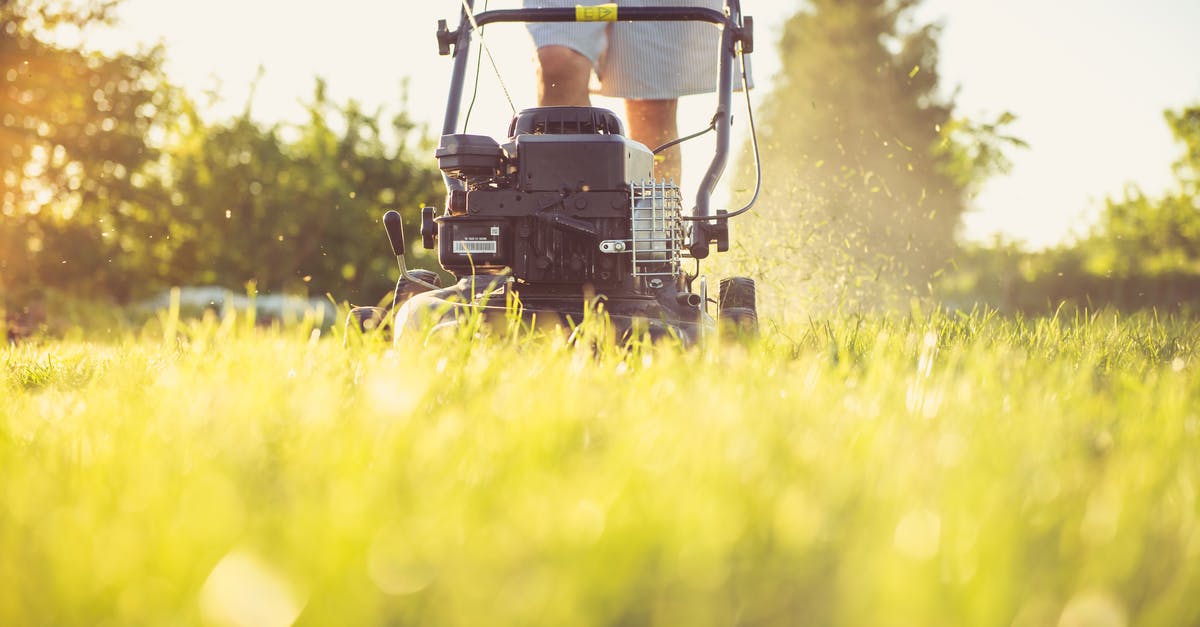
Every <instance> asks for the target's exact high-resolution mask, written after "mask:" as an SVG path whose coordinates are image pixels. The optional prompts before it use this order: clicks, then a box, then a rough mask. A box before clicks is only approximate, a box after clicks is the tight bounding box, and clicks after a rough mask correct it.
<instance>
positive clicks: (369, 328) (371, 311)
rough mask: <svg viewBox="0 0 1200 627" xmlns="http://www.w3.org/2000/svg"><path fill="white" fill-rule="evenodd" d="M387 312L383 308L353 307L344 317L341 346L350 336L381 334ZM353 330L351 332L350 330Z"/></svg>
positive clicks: (385, 324)
mask: <svg viewBox="0 0 1200 627" xmlns="http://www.w3.org/2000/svg"><path fill="white" fill-rule="evenodd" d="M387 319H388V312H387V310H386V309H384V308H383V307H355V308H353V309H351V310H350V313H349V314H348V315H347V316H346V328H345V329H343V336H344V338H343V344H344V343H345V341H346V340H348V339H349V338H350V336H351V335H357V336H358V337H363V336H367V335H373V334H375V333H382V332H383V329H384V327H386V326H387ZM351 329H353V331H352V330H351Z"/></svg>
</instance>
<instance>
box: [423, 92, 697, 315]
mask: <svg viewBox="0 0 1200 627" xmlns="http://www.w3.org/2000/svg"><path fill="white" fill-rule="evenodd" d="M436 156H437V159H438V167H439V168H440V169H441V170H442V172H444V173H445V174H446V175H447V176H449V177H451V178H454V179H458V180H460V181H462V182H463V183H465V185H464V187H465V189H458V190H453V191H451V192H450V194H449V197H448V202H447V205H448V206H447V209H446V212H445V214H444V215H442V216H440V217H438V218H436V220H435V221H436V228H434V229H431V230H434V231H435V232H436V234H437V244H436V246H437V249H438V260H439V262H440V263H441V265H442V267H444V268H445V269H446V270H447V271H449V272H451V273H453V274H454V275H455V276H457V277H459V278H463V277H478V276H480V275H499V274H505V275H506V276H508V277H511V279H512V280H511V282H510V285H511V289H513V290H514V291H515V292H517V293H518V294H519V296H520V298H521V302H522V304H523V305H524V306H525V307H526V308H530V309H533V310H539V309H544V310H554V311H564V310H571V309H575V310H581V309H582V298H583V295H584V294H585V293H586V292H591V293H595V294H603V295H604V296H605V298H606V299H607V301H608V302H607V305H606V307H607V309H608V311H609V313H610V314H611V315H613V316H614V317H617V316H630V317H644V318H663V317H664V314H665V316H666V317H667V318H670V319H676V320H686V321H688V322H691V323H695V322H698V321H699V319H700V317H701V316H702V313H701V304H702V303H701V296H700V295H698V294H691V293H689V292H687V291H686V282H685V278H686V277H685V275H684V273H683V271H682V267H681V257H682V251H683V248H684V244H685V242H684V239H685V237H684V228H683V221H682V219H681V208H682V207H681V198H680V194H679V188H678V187H677V186H676V185H674V184H673V183H664V182H658V181H654V180H653V178H652V176H653V167H654V155H653V154H652V153H651V152H650V150H649V149H647V148H646V147H645V146H643V145H642V144H640V143H638V142H635V141H632V140H630V139H629V138H627V137H626V136H625V133H624V129H623V127H622V124H621V121H620V119H619V118H618V117H617V116H616V115H615V114H614V113H612V112H611V111H608V110H606V109H600V108H595V107H539V108H533V109H526V110H524V111H521V112H520V113H519V114H518V115H517V117H516V118H515V119H514V120H513V122H512V124H511V125H510V127H509V138H508V141H507V143H505V144H504V145H501V144H500V143H498V142H497V141H496V140H494V139H492V138H490V137H487V136H483V135H466V134H454V135H444V136H443V137H442V139H441V143H440V145H439V147H438V149H437V153H436ZM429 226H432V225H429ZM431 243H432V242H430V241H429V240H428V239H427V240H426V246H427V247H428V246H429V245H430V244H431ZM664 307H665V308H666V309H668V310H669V311H667V312H664V311H663V308H664Z"/></svg>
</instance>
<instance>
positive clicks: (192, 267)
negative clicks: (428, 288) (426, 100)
mask: <svg viewBox="0 0 1200 627" xmlns="http://www.w3.org/2000/svg"><path fill="white" fill-rule="evenodd" d="M308 111H309V119H308V121H307V122H306V123H305V124H303V125H301V126H297V127H285V126H282V125H279V124H276V125H273V126H268V127H264V126H262V125H260V124H258V123H256V122H255V121H254V120H253V119H251V117H250V112H249V107H247V110H246V112H245V113H244V114H243V115H242V116H240V117H238V118H236V119H234V120H231V121H229V122H226V123H221V124H214V125H208V124H205V123H204V122H203V120H201V119H200V117H199V116H198V115H196V114H195V112H194V111H190V112H189V113H188V115H187V116H186V118H185V121H184V123H183V125H182V127H183V128H184V129H186V130H184V132H182V134H181V135H180V137H179V138H178V139H177V140H176V141H175V142H174V145H173V147H172V148H171V149H169V151H168V155H167V157H168V163H169V164H170V173H171V177H170V178H171V180H170V186H171V188H172V189H173V191H174V192H175V196H174V198H173V201H172V205H173V208H172V210H171V212H172V214H173V218H172V219H171V221H170V233H171V237H172V243H171V245H170V246H169V247H164V250H163V251H162V252H163V255H162V256H161V260H162V262H163V266H162V272H163V276H164V277H166V278H167V279H168V280H169V281H170V282H171V283H173V284H218V285H224V286H226V287H236V286H239V285H242V284H244V283H245V282H247V281H250V280H253V281H255V282H256V283H257V285H258V286H259V288H260V289H263V290H285V289H286V290H304V291H308V290H310V289H312V290H315V291H317V292H318V293H324V292H329V293H331V294H333V295H334V296H335V297H337V298H339V299H342V298H348V299H350V300H353V301H356V302H359V303H370V304H374V301H375V299H377V298H378V297H379V296H380V295H382V294H383V293H385V292H386V291H387V290H388V286H389V285H390V284H391V282H392V281H393V280H394V278H395V272H394V270H395V263H394V261H392V259H391V256H390V255H389V254H387V252H386V251H387V244H386V240H385V239H384V236H383V229H382V227H381V226H380V215H381V213H382V211H383V210H384V209H385V208H397V209H399V210H401V212H402V213H404V214H405V215H406V221H407V222H408V224H409V226H410V228H409V230H408V235H409V237H410V238H413V237H416V236H417V230H416V229H415V228H412V227H414V226H416V223H417V221H416V216H417V215H418V213H417V211H418V208H419V207H420V205H421V204H422V203H427V204H435V203H436V202H438V201H439V200H440V197H441V195H442V193H443V192H442V191H441V178H440V176H439V173H438V170H437V169H436V168H434V167H433V166H432V165H431V163H432V162H431V161H429V162H426V163H420V162H418V161H416V160H415V159H414V158H413V156H412V155H411V148H410V146H409V143H410V140H411V138H410V137H409V136H410V135H411V134H412V132H413V130H414V126H413V124H412V122H411V121H410V120H409V119H408V117H407V116H406V115H404V114H401V115H399V116H397V117H396V118H394V119H393V120H392V129H391V130H392V132H393V135H394V138H393V141H392V142H391V143H390V146H389V142H387V141H385V136H384V132H383V130H384V129H383V128H382V126H383V125H382V124H381V122H380V119H379V118H380V116H379V114H378V113H376V114H373V115H369V114H367V113H364V112H363V111H362V110H361V108H360V107H359V106H358V105H357V104H355V103H353V102H351V103H349V104H346V105H341V106H339V105H335V104H334V103H332V102H330V101H329V99H328V98H327V97H326V94H325V85H324V83H323V82H321V81H318V82H317V85H316V89H315V91H314V95H313V100H312V102H310V103H309V105H308ZM285 136H286V137H288V138H287V139H285ZM291 138H294V139H291ZM424 147H425V148H428V146H424ZM414 248H416V247H412V246H410V250H412V249H414ZM156 256H157V255H156Z"/></svg>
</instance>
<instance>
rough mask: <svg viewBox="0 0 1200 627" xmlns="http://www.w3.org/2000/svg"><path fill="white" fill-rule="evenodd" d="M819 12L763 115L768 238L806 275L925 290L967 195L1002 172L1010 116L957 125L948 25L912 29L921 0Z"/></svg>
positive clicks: (845, 284)
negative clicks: (947, 67) (948, 91)
mask: <svg viewBox="0 0 1200 627" xmlns="http://www.w3.org/2000/svg"><path fill="white" fill-rule="evenodd" d="M807 4H808V6H807V8H805V9H803V10H801V11H799V12H798V13H796V14H795V15H793V16H792V17H791V18H790V19H789V20H788V21H787V23H786V24H785V26H784V32H783V37H782V40H781V42H780V44H779V50H780V55H781V58H782V69H781V71H780V74H779V75H778V76H777V77H776V82H775V88H774V90H773V92H772V93H771V94H770V95H769V96H768V97H767V98H765V99H764V103H765V104H764V106H763V107H762V111H761V120H762V123H761V128H760V131H761V136H762V137H763V139H764V142H763V164H764V187H765V189H764V199H763V205H762V206H763V209H762V210H761V211H760V213H761V214H762V215H761V216H760V218H759V221H760V222H762V221H763V220H767V221H770V222H771V223H772V227H771V228H770V229H761V228H760V229H758V231H759V237H760V238H764V239H771V238H773V241H771V243H770V246H771V248H772V249H774V250H777V251H779V250H782V251H784V252H785V253H786V263H787V264H789V265H795V266H799V267H801V268H802V270H801V272H800V275H802V276H804V277H811V278H820V277H823V278H824V279H825V281H824V282H826V283H828V284H829V285H827V286H823V287H834V288H837V289H839V290H840V291H842V292H843V294H842V295H843V296H846V295H847V292H850V293H851V294H849V297H850V298H854V297H855V296H856V295H857V296H858V297H861V298H863V299H866V300H869V301H876V302H877V301H878V296H879V294H880V292H881V291H882V290H881V289H880V286H882V285H908V286H924V284H925V282H926V280H927V279H928V278H929V277H930V276H931V275H932V274H934V273H935V272H937V271H938V270H939V269H940V268H941V267H942V266H943V264H944V263H945V262H946V260H947V259H948V258H949V256H950V255H951V254H952V252H953V251H954V249H955V240H954V238H955V232H956V229H957V228H958V226H959V222H960V217H961V215H962V214H963V212H964V210H965V208H966V195H967V191H968V190H969V188H970V187H971V185H972V184H973V182H974V181H976V180H977V179H978V178H979V177H980V176H981V175H983V174H986V173H987V172H989V171H994V170H996V169H998V168H1002V167H1003V166H1004V164H1003V162H1002V160H1001V152H1000V151H1001V149H1002V147H1003V146H1004V145H1005V144H1007V143H1009V142H1010V141H1011V140H1012V138H1009V137H1006V136H1004V135H1003V134H1002V133H1001V132H1000V130H1001V127H1003V126H1004V125H1005V124H1007V123H1008V122H1009V121H1011V116H1008V117H1003V116H1002V117H1001V118H1000V119H998V120H997V121H996V122H995V123H993V124H990V125H970V124H967V123H963V122H961V121H956V120H955V118H954V117H953V103H952V102H951V100H950V99H948V98H945V97H943V96H941V95H940V94H939V91H938V86H939V76H938V70H937V61H938V47H937V36H938V33H939V29H938V27H937V26H936V25H929V24H926V25H915V24H913V23H912V19H911V15H912V12H913V9H914V8H915V7H916V6H917V5H918V4H919V0H811V1H810V2H809V3H807ZM747 161H748V160H747V159H743V160H742V162H743V163H746V162H747ZM780 225H782V226H783V227H785V228H779V226H780ZM784 282H787V280H786V279H785V280H784Z"/></svg>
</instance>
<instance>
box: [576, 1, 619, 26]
mask: <svg viewBox="0 0 1200 627" xmlns="http://www.w3.org/2000/svg"><path fill="white" fill-rule="evenodd" d="M575 21H576V22H615V21H617V3H615V2H610V3H608V4H597V5H596V6H593V7H585V6H583V5H582V4H577V5H575Z"/></svg>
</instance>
